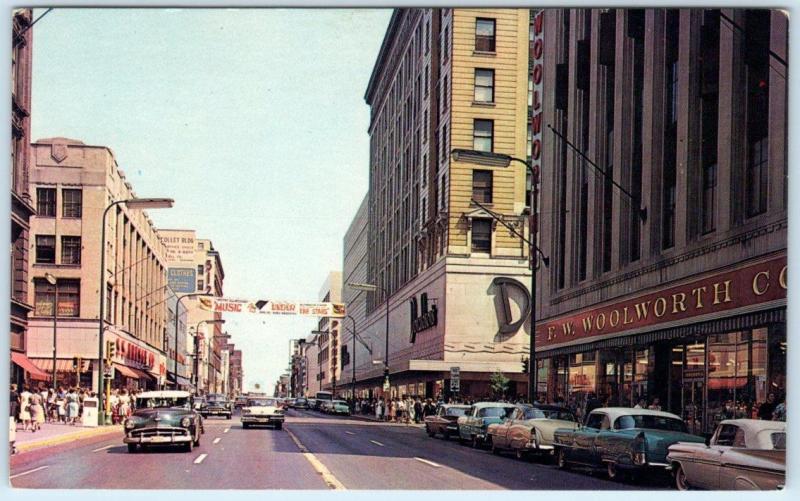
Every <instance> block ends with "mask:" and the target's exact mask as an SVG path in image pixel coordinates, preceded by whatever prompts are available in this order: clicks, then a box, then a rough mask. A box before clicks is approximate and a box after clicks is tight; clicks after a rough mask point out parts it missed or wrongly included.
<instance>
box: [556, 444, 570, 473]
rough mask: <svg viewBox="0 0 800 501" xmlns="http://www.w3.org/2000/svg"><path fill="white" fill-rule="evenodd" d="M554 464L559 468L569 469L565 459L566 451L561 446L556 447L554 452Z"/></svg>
mask: <svg viewBox="0 0 800 501" xmlns="http://www.w3.org/2000/svg"><path fill="white" fill-rule="evenodd" d="M556 465H558V467H559V469H562V470H569V462H568V461H567V451H566V450H564V448H563V447H559V448H558V452H556Z"/></svg>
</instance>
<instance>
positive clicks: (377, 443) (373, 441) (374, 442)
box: [370, 440, 384, 447]
mask: <svg viewBox="0 0 800 501" xmlns="http://www.w3.org/2000/svg"><path fill="white" fill-rule="evenodd" d="M370 442H372V443H373V444H375V445H380V446H381V447H384V445H383V444H382V443H380V442H378V441H377V440H370Z"/></svg>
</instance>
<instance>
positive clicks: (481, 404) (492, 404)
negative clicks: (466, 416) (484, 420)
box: [473, 402, 518, 407]
mask: <svg viewBox="0 0 800 501" xmlns="http://www.w3.org/2000/svg"><path fill="white" fill-rule="evenodd" d="M473 407H518V406H517V404H510V403H508V402H478V403H476V404H475V405H473Z"/></svg>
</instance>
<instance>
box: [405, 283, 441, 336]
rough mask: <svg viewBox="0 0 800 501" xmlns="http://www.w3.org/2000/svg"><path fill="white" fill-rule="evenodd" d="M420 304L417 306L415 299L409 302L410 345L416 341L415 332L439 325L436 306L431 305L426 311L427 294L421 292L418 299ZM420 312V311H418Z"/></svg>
mask: <svg viewBox="0 0 800 501" xmlns="http://www.w3.org/2000/svg"><path fill="white" fill-rule="evenodd" d="M419 302H420V304H419V305H417V298H416V297H412V298H411V299H410V300H409V304H410V305H411V339H410V341H411V344H414V343H415V342H416V341H417V332H422V331H424V330H428V329H430V328H431V327H435V326H436V324H437V323H439V310H438V309H437V308H436V305H435V304H434V305H431V308H430V310H429V309H428V294H427V293H426V292H423V293H422V294H421V295H420V297H419ZM420 310H421V311H420Z"/></svg>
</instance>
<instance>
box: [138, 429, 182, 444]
mask: <svg viewBox="0 0 800 501" xmlns="http://www.w3.org/2000/svg"><path fill="white" fill-rule="evenodd" d="M192 440H193V438H192V434H191V431H190V430H188V429H186V428H148V429H144V430H133V431H131V432H128V434H126V435H125V438H123V439H122V442H123V443H125V444H182V443H187V442H191V441H192Z"/></svg>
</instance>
